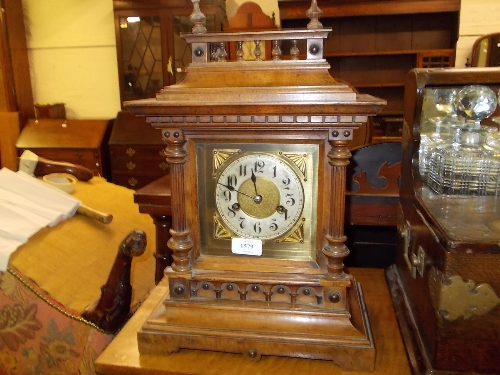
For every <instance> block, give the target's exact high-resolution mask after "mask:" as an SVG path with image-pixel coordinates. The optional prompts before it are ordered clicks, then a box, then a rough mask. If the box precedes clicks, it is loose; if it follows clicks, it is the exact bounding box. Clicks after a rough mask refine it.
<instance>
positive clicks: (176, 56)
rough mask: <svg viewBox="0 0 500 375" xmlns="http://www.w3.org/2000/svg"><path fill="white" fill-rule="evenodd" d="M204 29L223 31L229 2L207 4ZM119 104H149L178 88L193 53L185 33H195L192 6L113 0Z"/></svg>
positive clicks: (180, 0)
mask: <svg viewBox="0 0 500 375" xmlns="http://www.w3.org/2000/svg"><path fill="white" fill-rule="evenodd" d="M200 8H201V11H202V12H203V13H204V14H205V15H206V16H207V18H206V27H207V29H208V30H210V31H221V30H222V27H223V24H224V23H225V16H226V3H225V0H203V1H201V3H200ZM113 10H114V14H115V35H116V52H117V61H118V76H119V82H120V99H121V101H122V102H124V101H126V100H134V99H144V98H151V97H154V95H155V94H156V93H157V92H158V91H159V90H160V89H162V88H163V87H164V86H168V85H171V84H173V83H175V82H179V81H180V80H181V79H182V78H183V77H184V75H185V73H184V69H185V68H186V67H187V65H188V64H189V63H190V62H191V49H190V46H189V45H188V44H187V43H186V41H185V40H184V39H183V38H181V36H180V33H181V32H191V29H192V27H193V24H192V23H191V21H190V20H189V15H190V14H191V13H192V10H193V4H192V3H191V1H189V0H175V1H169V0H157V1H148V2H145V1H140V0H132V1H126V0H113Z"/></svg>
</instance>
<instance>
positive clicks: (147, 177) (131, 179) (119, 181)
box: [111, 172, 166, 189]
mask: <svg viewBox="0 0 500 375" xmlns="http://www.w3.org/2000/svg"><path fill="white" fill-rule="evenodd" d="M165 174H166V173H164V174H154V173H133V172H129V173H127V172H113V173H112V174H111V179H112V182H113V183H114V184H116V185H121V186H125V187H127V188H129V189H140V188H142V187H144V186H146V185H147V184H149V183H151V182H153V181H156V180H158V179H159V178H161V177H163V176H164V175H165Z"/></svg>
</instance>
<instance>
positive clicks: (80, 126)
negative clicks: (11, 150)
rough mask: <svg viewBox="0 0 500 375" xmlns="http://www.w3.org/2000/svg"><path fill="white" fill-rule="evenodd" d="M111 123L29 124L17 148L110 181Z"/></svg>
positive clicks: (58, 121)
mask: <svg viewBox="0 0 500 375" xmlns="http://www.w3.org/2000/svg"><path fill="white" fill-rule="evenodd" d="M110 125H111V122H110V121H109V120H61V119H40V120H38V121H36V120H29V121H28V122H27V124H26V126H25V127H24V129H23V131H22V132H21V134H20V136H19V138H18V140H17V143H16V148H17V150H18V152H19V155H21V154H22V152H23V151H24V150H30V151H32V152H34V153H35V154H37V155H38V156H42V157H44V158H46V159H51V160H57V161H65V162H69V163H74V164H80V165H83V166H84V167H87V168H89V169H90V170H92V171H93V172H94V175H96V176H102V177H104V178H108V177H109V155H108V139H109V132H110V130H111V126H110Z"/></svg>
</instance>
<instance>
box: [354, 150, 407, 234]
mask: <svg viewBox="0 0 500 375" xmlns="http://www.w3.org/2000/svg"><path fill="white" fill-rule="evenodd" d="M351 153H352V158H351V162H350V164H349V166H348V167H347V191H346V223H349V224H351V225H379V226H384V225H388V226H396V216H397V207H398V204H399V176H400V173H401V144H400V143H399V142H385V143H375V144H371V145H366V146H362V147H359V148H356V149H354V150H351Z"/></svg>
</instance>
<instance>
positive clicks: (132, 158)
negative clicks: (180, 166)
mask: <svg viewBox="0 0 500 375" xmlns="http://www.w3.org/2000/svg"><path fill="white" fill-rule="evenodd" d="M165 147H166V145H165V143H163V141H162V140H161V134H160V132H159V131H158V130H155V129H153V128H152V127H151V125H150V124H148V123H146V121H145V120H144V119H143V118H140V117H136V116H134V115H133V114H131V113H130V112H129V111H120V112H118V115H117V117H116V120H115V121H114V125H113V130H112V131H111V136H110V138H109V155H110V164H111V181H113V183H115V184H117V185H121V186H125V187H128V188H130V189H140V188H142V187H143V186H145V185H147V184H149V183H150V182H153V181H155V180H157V179H158V178H160V177H162V176H164V175H165V174H167V173H168V171H169V166H168V163H167V162H166V160H165V157H166V155H165Z"/></svg>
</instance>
